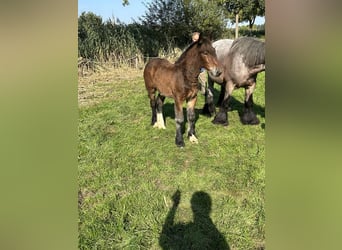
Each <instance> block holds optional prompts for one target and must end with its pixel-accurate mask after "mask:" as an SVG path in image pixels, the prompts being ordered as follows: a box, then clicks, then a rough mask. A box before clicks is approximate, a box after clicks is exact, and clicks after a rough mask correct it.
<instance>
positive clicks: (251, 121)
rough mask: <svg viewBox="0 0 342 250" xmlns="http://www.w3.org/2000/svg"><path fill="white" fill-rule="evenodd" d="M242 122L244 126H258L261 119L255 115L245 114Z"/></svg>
mask: <svg viewBox="0 0 342 250" xmlns="http://www.w3.org/2000/svg"><path fill="white" fill-rule="evenodd" d="M241 122H242V124H244V125H258V124H259V123H260V121H259V119H258V118H257V117H256V116H255V115H250V114H248V113H247V114H244V115H243V116H242V117H241Z"/></svg>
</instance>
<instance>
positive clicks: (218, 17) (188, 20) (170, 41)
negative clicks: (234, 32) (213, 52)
mask: <svg viewBox="0 0 342 250" xmlns="http://www.w3.org/2000/svg"><path fill="white" fill-rule="evenodd" d="M146 7H147V11H146V13H145V15H143V16H142V17H141V18H140V21H141V22H142V24H143V26H145V27H147V28H149V29H150V30H152V31H153V33H154V37H153V39H154V42H155V41H156V40H157V41H158V43H159V46H160V47H161V48H163V49H169V48H170V47H171V48H173V47H175V46H177V47H185V46H187V45H188V44H189V43H190V41H191V39H190V37H191V34H192V32H194V31H198V32H201V33H204V34H205V35H206V36H209V37H211V38H212V39H215V38H219V37H221V36H222V33H223V32H224V30H225V27H226V19H225V15H224V10H223V9H222V7H220V6H218V4H217V1H208V0H154V1H152V2H150V3H148V4H147V6H146Z"/></svg>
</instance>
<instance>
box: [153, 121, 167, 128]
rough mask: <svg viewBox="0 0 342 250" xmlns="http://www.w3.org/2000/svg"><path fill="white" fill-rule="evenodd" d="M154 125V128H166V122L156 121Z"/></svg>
mask: <svg viewBox="0 0 342 250" xmlns="http://www.w3.org/2000/svg"><path fill="white" fill-rule="evenodd" d="M153 127H154V128H159V129H166V128H165V125H164V124H160V123H158V122H156V123H155V124H154V125H153Z"/></svg>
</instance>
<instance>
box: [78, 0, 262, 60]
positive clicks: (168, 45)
mask: <svg viewBox="0 0 342 250" xmlns="http://www.w3.org/2000/svg"><path fill="white" fill-rule="evenodd" d="M223 2H224V3H223ZM237 2H239V3H240V4H241V3H243V4H244V5H243V6H244V9H243V10H242V11H240V12H241V13H240V12H239V13H240V14H241V20H249V22H250V27H254V26H253V24H254V20H255V17H256V15H264V7H263V6H264V1H263V0H258V1H249V0H240V1H237V0H236V1H235V4H236V3H237ZM123 4H124V5H127V4H129V3H128V1H123ZM227 6H229V8H228V7H227ZM232 6H233V7H234V6H235V7H236V6H237V5H234V1H221V0H216V1H214V0H213V1H207V0H154V1H151V2H149V3H148V4H147V5H146V7H147V11H146V12H145V14H144V15H142V16H141V17H140V18H139V22H138V21H135V22H134V23H132V24H125V23H122V22H120V20H111V19H109V20H106V21H105V22H104V21H103V20H102V18H101V17H100V16H98V15H96V14H94V13H91V12H83V13H82V14H81V15H80V16H79V18H78V56H79V57H82V58H86V59H87V60H90V61H100V62H111V63H113V64H114V65H121V64H123V63H124V64H129V63H130V62H129V60H131V59H132V58H137V57H139V58H141V60H143V59H145V60H147V58H148V57H156V56H160V55H161V54H163V55H165V54H170V53H174V51H175V49H176V48H180V49H181V50H183V49H184V48H185V47H186V46H188V45H189V43H190V42H191V34H192V32H194V31H199V32H202V33H203V34H205V35H206V36H209V37H210V38H211V39H212V40H217V39H220V38H233V37H234V36H233V34H232V32H231V30H230V29H229V28H227V21H228V18H231V16H229V15H227V8H228V9H229V10H230V11H232V8H233V7H232ZM239 6H240V5H239ZM232 22H233V21H232ZM261 33H262V32H261ZM261 33H260V32H255V30H253V29H251V28H250V31H249V32H248V33H247V32H244V31H243V32H242V33H241V34H242V35H252V36H254V35H256V36H259V35H260V34H261ZM261 36H263V35H262V34H261Z"/></svg>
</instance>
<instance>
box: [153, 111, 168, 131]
mask: <svg viewBox="0 0 342 250" xmlns="http://www.w3.org/2000/svg"><path fill="white" fill-rule="evenodd" d="M153 127H154V128H159V129H165V123H164V118H163V114H162V113H157V121H156V123H155V124H154V125H153Z"/></svg>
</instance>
